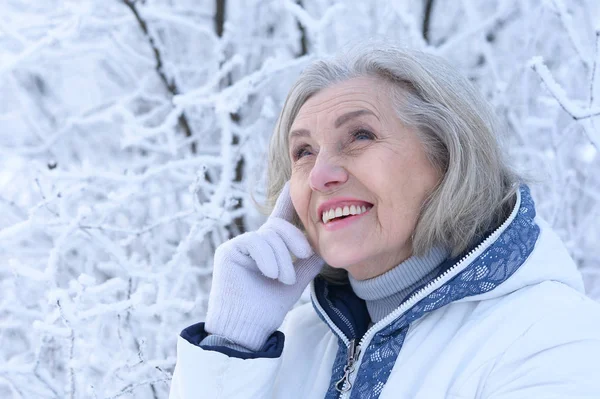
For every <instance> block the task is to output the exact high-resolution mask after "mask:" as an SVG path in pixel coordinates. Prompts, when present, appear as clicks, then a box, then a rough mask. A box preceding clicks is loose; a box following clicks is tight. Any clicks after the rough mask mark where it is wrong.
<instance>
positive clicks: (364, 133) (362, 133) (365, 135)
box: [352, 129, 375, 140]
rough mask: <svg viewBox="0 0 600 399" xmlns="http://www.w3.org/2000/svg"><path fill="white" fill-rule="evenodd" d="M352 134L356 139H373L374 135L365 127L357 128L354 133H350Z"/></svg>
mask: <svg viewBox="0 0 600 399" xmlns="http://www.w3.org/2000/svg"><path fill="white" fill-rule="evenodd" d="M352 136H354V138H355V139H356V140H373V139H374V138H375V135H374V134H373V133H371V132H369V131H368V130H365V129H359V130H357V131H355V132H354V133H352Z"/></svg>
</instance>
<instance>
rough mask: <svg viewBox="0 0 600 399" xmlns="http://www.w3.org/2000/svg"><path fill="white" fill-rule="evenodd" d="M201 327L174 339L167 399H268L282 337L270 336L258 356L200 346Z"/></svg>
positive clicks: (277, 335)
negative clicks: (175, 340) (172, 364)
mask: <svg viewBox="0 0 600 399" xmlns="http://www.w3.org/2000/svg"><path fill="white" fill-rule="evenodd" d="M206 336H207V333H206V331H205V330H204V323H198V324H194V325H192V326H190V327H188V328H186V329H184V330H183V331H182V332H181V334H180V336H179V337H178V339H177V364H176V366H175V371H174V372H173V379H172V381H171V391H170V395H169V399H192V398H194V399H196V398H200V397H202V398H214V399H220V398H267V397H271V396H272V394H271V392H272V390H273V386H274V384H275V380H276V377H277V372H278V370H279V367H280V363H281V354H282V351H283V345H284V339H285V338H284V335H283V333H281V332H279V331H276V332H275V333H273V334H272V335H271V336H270V337H269V339H268V340H267V342H266V343H265V345H264V346H263V347H262V348H261V350H260V351H258V352H252V353H249V352H241V351H236V350H234V349H231V348H228V347H224V346H222V347H211V346H206V345H202V346H200V343H201V342H202V341H203V340H204V338H205V337H206Z"/></svg>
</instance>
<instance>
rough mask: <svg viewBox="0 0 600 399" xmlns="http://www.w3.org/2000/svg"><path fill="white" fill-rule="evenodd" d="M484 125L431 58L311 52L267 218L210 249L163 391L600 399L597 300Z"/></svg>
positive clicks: (289, 110)
mask: <svg viewBox="0 0 600 399" xmlns="http://www.w3.org/2000/svg"><path fill="white" fill-rule="evenodd" d="M498 130H499V128H498V124H497V122H496V121H495V118H494V117H493V115H492V113H491V112H490V110H489V108H488V106H487V105H486V103H485V102H484V101H483V100H482V99H481V97H480V95H479V94H478V93H477V92H476V91H475V90H474V89H473V87H472V86H471V85H470V84H469V82H468V81H467V80H466V79H464V78H463V77H462V76H460V75H459V74H458V73H457V72H456V71H455V70H454V69H452V68H451V67H450V66H448V65H447V64H446V63H445V62H443V61H442V60H441V59H439V58H437V57H434V56H432V55H428V54H424V53H420V52H416V51H410V50H400V49H396V48H392V47H379V48H369V47H362V48H359V49H354V50H353V51H351V52H349V53H347V54H344V55H342V56H340V57H337V58H335V59H330V60H321V61H317V62H315V63H313V64H312V65H311V66H309V67H308V68H307V69H306V70H305V71H304V72H303V73H302V75H301V76H300V77H299V79H298V81H297V82H296V84H295V85H294V86H293V87H292V89H291V91H290V93H289V95H288V98H287V100H286V102H285V105H284V107H283V110H282V112H281V115H280V118H279V121H278V123H277V128H276V130H275V133H274V135H273V138H272V143H271V147H270V158H269V159H270V163H269V194H270V197H271V198H272V199H276V201H273V202H274V208H273V211H272V213H271V216H270V217H269V218H268V220H267V221H266V223H265V224H264V225H263V226H262V227H261V228H260V229H258V231H255V232H250V233H245V234H242V235H240V236H238V237H235V238H234V239H232V240H230V241H228V242H226V243H224V244H222V245H221V246H220V247H219V248H218V249H217V251H216V253H215V258H214V275H213V285H212V290H211V293H210V299H209V304H208V313H207V316H206V322H205V323H199V324H195V325H192V326H190V327H188V328H186V329H185V330H183V331H182V332H181V336H180V337H179V340H178V343H177V357H178V361H177V366H176V368H175V372H174V375H173V381H172V385H171V398H173V399H174V398H181V399H184V398H186V399H187V398H199V397H202V398H212V399H214V398H382V399H383V398H396V399H397V398H423V399H436V398H498V399H500V398H503V399H508V398H600V307H599V306H598V304H597V303H595V302H593V301H592V300H590V299H588V298H586V297H585V295H584V290H583V283H582V279H581V276H580V274H579V273H578V271H577V269H576V266H575V264H574V262H573V260H572V259H571V258H570V257H569V255H568V253H567V251H566V250H565V247H564V246H563V244H562V243H561V241H560V239H559V238H558V237H557V235H556V234H555V233H554V232H553V231H552V230H551V229H550V227H549V226H548V225H547V224H546V223H545V222H544V221H543V220H541V219H540V218H539V216H537V215H536V210H535V207H534V202H533V200H532V198H531V194H530V192H529V189H528V187H527V186H526V185H524V184H523V183H522V181H521V179H520V178H519V176H518V175H517V174H515V173H514V172H513V171H512V170H511V169H510V167H509V166H508V165H507V163H506V160H505V159H504V157H503V155H502V153H501V151H500V148H499V145H498V142H497V137H496V136H497V134H498ZM309 285H310V293H311V302H312V303H311V304H305V305H303V306H298V307H296V308H294V309H293V310H292V308H293V307H294V304H295V303H296V302H297V301H298V299H299V298H300V296H301V294H302V292H303V291H304V289H305V288H306V287H307V286H309ZM284 318H285V321H284ZM278 329H279V330H280V331H277V330H278Z"/></svg>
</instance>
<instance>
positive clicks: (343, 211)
mask: <svg viewBox="0 0 600 399" xmlns="http://www.w3.org/2000/svg"><path fill="white" fill-rule="evenodd" d="M372 207H373V206H372V205H371V206H367V205H362V206H361V205H351V206H347V205H346V206H344V207H337V208H331V209H329V210H328V211H324V212H323V215H322V217H321V219H322V220H323V224H327V223H329V222H332V221H335V220H341V219H345V218H347V217H349V216H356V215H362V214H363V213H365V212H367V211H368V210H370V209H371V208H372Z"/></svg>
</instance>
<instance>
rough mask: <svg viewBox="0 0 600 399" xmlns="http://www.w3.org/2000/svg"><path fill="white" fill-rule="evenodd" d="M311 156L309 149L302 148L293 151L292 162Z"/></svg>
mask: <svg viewBox="0 0 600 399" xmlns="http://www.w3.org/2000/svg"><path fill="white" fill-rule="evenodd" d="M310 154H312V152H310V148H309V147H307V146H302V147H299V148H297V149H295V150H294V160H298V159H300V158H302V157H305V156H307V155H310Z"/></svg>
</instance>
